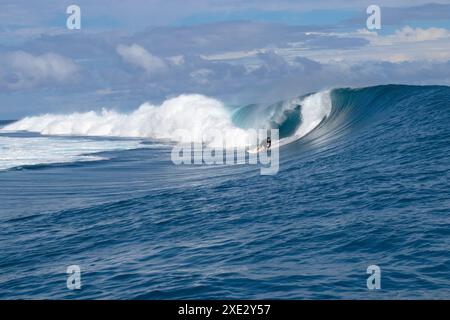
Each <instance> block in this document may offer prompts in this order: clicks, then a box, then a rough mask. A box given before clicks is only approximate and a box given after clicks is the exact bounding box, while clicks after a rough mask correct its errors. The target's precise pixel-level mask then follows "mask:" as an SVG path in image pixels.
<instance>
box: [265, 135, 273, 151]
mask: <svg viewBox="0 0 450 320" xmlns="http://www.w3.org/2000/svg"><path fill="white" fill-rule="evenodd" d="M271 145H272V139H270V137H267V142H266V148H267V149H270V146H271Z"/></svg>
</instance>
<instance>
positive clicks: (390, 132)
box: [0, 86, 450, 299]
mask: <svg viewBox="0 0 450 320" xmlns="http://www.w3.org/2000/svg"><path fill="white" fill-rule="evenodd" d="M332 103H333V109H332V113H331V115H330V117H329V118H328V119H326V120H325V121H324V122H323V123H322V124H321V125H320V126H319V127H317V128H316V129H315V130H314V131H313V132H311V133H310V134H308V135H307V136H306V137H304V138H302V139H300V140H299V141H297V142H296V143H292V144H290V145H288V146H285V147H284V148H282V149H281V151H280V170H279V172H278V174H276V175H274V176H261V175H260V171H259V169H258V168H256V167H254V166H253V167H252V166H226V167H204V166H200V167H198V166H175V165H173V164H172V162H171V161H170V148H164V147H161V148H153V149H138V150H129V151H120V152H106V153H103V155H104V156H105V157H108V158H110V159H109V160H104V161H97V162H76V163H71V164H59V165H58V164H54V165H36V166H28V167H23V168H21V169H11V170H6V171H0V204H1V208H0V247H1V249H0V298H11V299H12V298H51V299H53V298H64V299H72V298H87V299H99V298H100V299H105V298H119V299H179V298H188V299H191V298H206V299H215V298H249V299H253V298H276V299H278V298H287V299H303V298H313V299H344V298H346V299H353V298H360V299H372V298H374V299H389V298H436V299H442V298H449V297H450V253H449V249H450V195H449V190H450V184H449V178H450V88H448V87H438V86H428V87H412V86H380V87H372V88H365V89H357V90H355V89H338V90H334V91H333V92H332ZM286 130H287V129H286ZM288 131H289V130H288ZM19 136H20V134H19ZM72 264H76V265H79V266H80V267H81V270H82V289H81V290H77V291H70V290H68V289H67V287H66V279H67V275H66V273H65V272H66V268H67V266H69V265H72ZM372 264H376V265H378V266H379V267H380V268H381V287H382V288H381V290H376V291H369V290H368V289H367V287H366V279H367V277H368V275H367V274H366V268H367V267H368V266H369V265H372Z"/></svg>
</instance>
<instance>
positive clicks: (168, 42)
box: [0, 0, 450, 119]
mask: <svg viewBox="0 0 450 320" xmlns="http://www.w3.org/2000/svg"><path fill="white" fill-rule="evenodd" d="M73 4H75V5H78V6H79V7H80V9H81V29H80V30H68V29H67V27H66V20H67V18H68V17H69V14H67V13H66V9H67V7H68V6H69V5H73ZM369 5H378V6H379V7H380V10H381V29H379V30H369V29H368V28H367V25H366V21H367V19H368V17H369V16H370V14H368V13H367V11H366V10H367V8H368V6H369ZM389 83H398V84H419V85H425V84H438V85H450V0H449V1H433V2H430V1H421V0H410V1H396V0H391V1H387V0H386V1H381V0H378V1H377V0H372V1H356V0H347V1H335V0H333V1H332V0H325V1H320V0H314V1H313V0H304V1H300V0H296V1H293V0H245V1H242V0H228V1H225V0H196V1H193V0H183V1H181V0H172V1H170V0H166V1H160V0H154V1H152V0H150V1H144V0H128V1H118V0H108V1H107V0H103V1H95V2H94V1H89V0H83V1H81V0H79V1H74V0H71V1H65V0H63V1H61V0H42V1H33V2H31V1H25V0H14V1H10V0H0V119H18V118H21V117H24V116H28V115H36V114H43V113H69V112H84V111H88V110H101V109H102V108H109V109H115V110H120V111H126V110H133V109H136V108H137V107H138V106H139V105H140V104H142V103H144V102H147V101H149V102H151V103H155V104H157V103H160V102H162V101H164V100H165V99H168V98H171V97H174V96H178V95H180V94H184V93H199V94H204V95H207V96H210V97H214V98H217V99H220V100H222V101H224V102H225V103H226V104H229V105H242V104H249V103H271V102H276V101H279V100H283V99H287V98H292V97H295V96H298V95H302V94H305V93H309V92H315V91H319V90H323V89H329V88H336V87H363V86H371V85H378V84H389Z"/></svg>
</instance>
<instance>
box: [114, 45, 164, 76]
mask: <svg viewBox="0 0 450 320" xmlns="http://www.w3.org/2000/svg"><path fill="white" fill-rule="evenodd" d="M116 51H117V53H118V54H119V55H120V56H121V57H122V59H123V60H124V61H125V62H127V63H130V64H132V65H135V66H137V67H140V68H142V69H144V70H145V72H147V73H161V72H164V71H165V70H166V69H167V65H166V63H165V62H164V60H162V59H161V58H159V57H156V56H154V55H152V54H151V53H150V52H148V51H147V50H145V49H144V48H143V47H141V46H139V45H137V44H133V45H131V46H126V45H122V44H121V45H118V46H117V48H116Z"/></svg>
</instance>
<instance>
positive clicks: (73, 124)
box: [2, 91, 331, 147]
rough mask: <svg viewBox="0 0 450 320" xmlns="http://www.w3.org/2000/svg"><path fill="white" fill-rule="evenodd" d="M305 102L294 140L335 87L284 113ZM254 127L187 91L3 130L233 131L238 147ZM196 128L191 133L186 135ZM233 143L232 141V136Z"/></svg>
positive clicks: (269, 117)
mask: <svg viewBox="0 0 450 320" xmlns="http://www.w3.org/2000/svg"><path fill="white" fill-rule="evenodd" d="M299 105H300V106H301V115H300V118H301V119H299V121H300V122H299V123H300V125H299V126H298V128H296V131H295V133H294V134H292V135H291V136H290V137H289V138H288V140H289V142H290V141H293V140H296V139H299V138H301V137H302V136H304V135H306V134H307V133H308V132H310V131H311V130H313V129H314V128H315V127H316V126H317V125H318V124H319V123H320V122H321V121H322V120H323V119H324V118H326V117H327V116H328V115H329V114H330V112H331V98H330V92H329V91H323V92H319V93H315V94H312V95H309V96H307V97H305V98H303V99H298V98H297V99H294V100H292V101H290V102H289V103H286V104H285V106H284V111H286V110H289V109H292V108H296V107H298V106H299ZM252 116H254V117H255V118H256V117H258V118H259V119H260V120H258V121H257V122H255V123H254V129H261V128H270V127H273V125H271V123H273V122H274V121H275V122H283V116H282V115H280V114H279V113H275V112H273V110H272V111H270V110H269V111H268V112H266V113H265V114H263V115H261V114H253V115H252ZM249 130H250V128H242V127H240V126H239V125H237V124H235V123H234V121H233V119H232V115H231V112H230V111H229V110H228V109H227V108H226V107H225V105H224V104H223V103H222V102H220V101H218V100H216V99H212V98H208V97H205V96H203V95H197V94H191V95H181V96H178V97H176V98H172V99H168V100H166V101H164V102H163V103H162V104H161V105H159V106H156V105H152V104H150V103H144V104H142V105H141V106H140V107H139V108H138V109H136V110H135V111H132V112H130V113H119V112H116V111H112V110H106V109H103V110H102V111H101V112H94V111H90V112H86V113H72V114H68V115H63V114H45V115H40V116H33V117H26V118H24V119H22V120H19V121H17V122H14V123H12V124H9V125H7V126H5V127H4V128H3V129H2V131H29V132H37V133H40V134H43V135H73V136H107V137H127V138H151V139H159V140H169V141H173V142H190V141H196V142H201V141H203V142H204V143H206V144H207V145H210V146H219V145H222V142H221V141H216V138H215V137H214V135H210V134H209V133H212V132H222V133H225V132H226V133H227V145H232V146H235V147H239V146H245V145H247V144H248V139H249ZM180 131H184V132H186V131H188V132H190V136H189V137H187V136H183V135H180V134H179V132H180ZM230 137H231V138H232V141H229V138H230Z"/></svg>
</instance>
